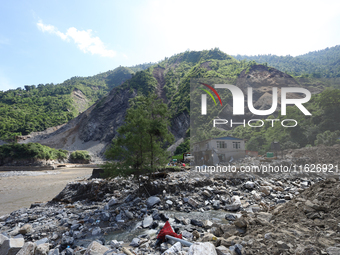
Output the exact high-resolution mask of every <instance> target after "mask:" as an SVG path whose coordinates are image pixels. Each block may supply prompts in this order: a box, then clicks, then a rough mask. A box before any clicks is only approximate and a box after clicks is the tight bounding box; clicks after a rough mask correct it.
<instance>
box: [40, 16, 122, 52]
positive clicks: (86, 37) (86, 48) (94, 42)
mask: <svg viewBox="0 0 340 255" xmlns="http://www.w3.org/2000/svg"><path fill="white" fill-rule="evenodd" d="M37 26H38V28H39V29H40V30H41V31H42V32H48V33H51V34H55V35H57V36H59V37H60V38H61V39H63V40H68V39H72V40H73V41H74V42H75V44H76V45H77V46H78V48H79V49H80V50H81V51H83V52H84V53H87V52H90V53H92V54H93V55H94V54H97V55H100V56H102V57H110V58H112V57H114V56H115V55H116V52H115V51H113V50H109V49H107V48H106V47H105V45H104V43H103V42H102V41H101V40H100V38H99V37H94V36H92V30H91V29H88V30H86V31H85V30H77V29H76V28H75V27H70V28H69V29H68V30H67V32H66V34H64V33H62V32H60V31H59V30H58V29H57V28H56V27H54V26H52V25H45V24H43V23H42V21H39V22H38V23H37Z"/></svg>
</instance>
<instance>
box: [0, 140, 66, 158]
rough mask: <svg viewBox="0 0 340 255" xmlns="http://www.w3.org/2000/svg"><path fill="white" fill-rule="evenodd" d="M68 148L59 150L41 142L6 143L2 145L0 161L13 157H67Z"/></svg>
mask: <svg viewBox="0 0 340 255" xmlns="http://www.w3.org/2000/svg"><path fill="white" fill-rule="evenodd" d="M67 154H68V152H67V151H66V150H57V149H53V148H50V147H48V146H45V145H41V144H40V143H27V144H19V143H12V144H4V145H1V146H0V161H1V160H4V159H6V158H12V159H29V158H33V159H66V158H67Z"/></svg>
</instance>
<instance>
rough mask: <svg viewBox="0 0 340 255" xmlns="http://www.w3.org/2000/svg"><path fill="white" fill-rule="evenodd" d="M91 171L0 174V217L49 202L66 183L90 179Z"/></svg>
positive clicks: (67, 169)
mask: <svg viewBox="0 0 340 255" xmlns="http://www.w3.org/2000/svg"><path fill="white" fill-rule="evenodd" d="M92 169H93V168H65V169H58V170H54V171H39V172H36V173H34V172H33V173H32V172H31V173H32V175H33V176H32V175H25V176H22V175H19V176H17V175H13V174H10V172H0V216H1V215H4V214H7V213H10V212H12V211H15V210H18V209H20V208H22V207H27V208H29V207H30V205H31V204H32V203H34V202H46V201H49V200H51V199H52V198H54V197H55V196H56V195H57V194H59V192H60V191H62V190H63V188H64V187H65V185H66V184H67V183H68V182H70V181H74V180H77V179H78V180H79V179H84V178H88V177H90V175H91V173H92ZM18 171H20V169H18ZM36 174H39V175H36ZM7 175H9V176H7Z"/></svg>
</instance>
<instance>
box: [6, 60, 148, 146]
mask: <svg viewBox="0 0 340 255" xmlns="http://www.w3.org/2000/svg"><path fill="white" fill-rule="evenodd" d="M149 66H151V63H150V64H142V65H137V66H134V67H131V68H127V67H118V68H116V69H114V70H110V71H108V72H105V73H101V74H97V75H94V76H90V77H72V78H71V79H68V80H66V81H64V82H63V83H61V84H56V85H54V84H53V83H50V84H39V85H37V86H36V85H25V86H24V87H23V88H17V89H15V90H8V91H4V92H3V91H0V139H1V140H7V139H13V138H14V137H15V136H17V135H27V134H29V133H31V132H35V131H43V130H45V129H46V128H49V127H53V126H56V125H60V124H63V123H66V122H68V121H69V120H71V119H73V118H74V117H76V116H78V114H79V107H78V104H77V102H76V100H75V99H74V98H75V97H73V96H72V93H73V91H76V90H78V91H80V92H81V93H82V95H83V104H85V105H83V106H82V108H84V109H86V108H88V107H89V106H91V105H92V104H94V103H95V102H96V101H98V100H99V99H100V98H102V97H103V96H104V95H106V94H107V93H108V92H109V91H110V90H111V89H112V88H114V87H116V86H119V85H121V84H122V83H123V82H124V81H126V80H127V79H129V78H131V77H132V75H133V74H134V73H135V72H134V71H133V70H136V71H140V70H142V69H143V68H147V67H149Z"/></svg>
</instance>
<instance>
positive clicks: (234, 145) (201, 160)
mask: <svg viewBox="0 0 340 255" xmlns="http://www.w3.org/2000/svg"><path fill="white" fill-rule="evenodd" d="M192 154H193V156H194V157H195V163H196V164H197V165H215V164H219V163H220V162H229V161H230V160H235V159H239V158H243V157H245V155H246V151H245V144H244V140H243V139H240V138H235V137H231V136H224V137H218V138H213V139H208V140H205V141H201V142H198V143H194V144H193V148H192Z"/></svg>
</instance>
